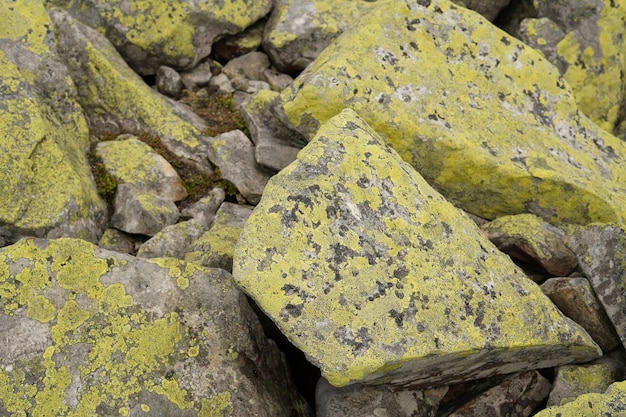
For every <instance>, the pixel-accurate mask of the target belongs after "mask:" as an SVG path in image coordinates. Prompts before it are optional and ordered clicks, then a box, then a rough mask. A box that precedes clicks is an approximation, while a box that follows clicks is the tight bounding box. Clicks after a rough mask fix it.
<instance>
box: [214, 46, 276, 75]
mask: <svg viewBox="0 0 626 417" xmlns="http://www.w3.org/2000/svg"><path fill="white" fill-rule="evenodd" d="M270 65H271V64H270V60H269V58H268V57H267V55H265V54H264V53H263V52H258V51H253V52H250V53H247V54H245V55H242V56H239V57H237V58H234V59H232V60H230V61H228V63H227V64H226V65H224V68H222V72H223V73H224V74H226V76H227V77H228V78H229V79H230V80H231V81H232V80H235V79H237V78H243V79H246V80H257V81H258V80H262V79H263V71H265V70H266V69H268V68H269V67H270Z"/></svg>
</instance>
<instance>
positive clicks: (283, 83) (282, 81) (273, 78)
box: [263, 68, 293, 91]
mask: <svg viewBox="0 0 626 417" xmlns="http://www.w3.org/2000/svg"><path fill="white" fill-rule="evenodd" d="M263 79H264V80H265V81H267V83H268V84H269V85H270V87H271V89H272V90H274V91H283V90H284V89H285V88H287V87H289V85H290V84H291V83H292V82H293V78H292V77H291V76H290V75H289V74H283V73H280V72H278V71H276V70H274V69H272V68H269V69H266V70H265V71H263Z"/></svg>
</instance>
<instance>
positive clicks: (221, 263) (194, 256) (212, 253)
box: [185, 203, 253, 272]
mask: <svg viewBox="0 0 626 417" xmlns="http://www.w3.org/2000/svg"><path fill="white" fill-rule="evenodd" d="M252 209H253V207H251V206H242V205H238V204H232V203H223V204H222V206H221V207H220V209H219V210H218V211H217V214H216V216H215V221H214V222H213V226H211V229H209V230H208V231H207V232H205V233H204V234H203V235H202V236H200V237H199V238H198V239H197V240H195V241H194V242H193V243H192V244H191V246H190V247H189V250H188V251H187V254H186V256H185V260H186V261H188V262H193V263H195V264H198V265H202V266H206V267H211V268H221V269H224V270H226V271H229V272H230V271H232V269H233V253H234V252H235V245H236V244H237V239H239V235H241V231H242V230H243V226H244V224H245V223H246V221H247V220H248V217H250V214H251V213H252Z"/></svg>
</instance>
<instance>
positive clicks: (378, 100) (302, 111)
mask: <svg viewBox="0 0 626 417" xmlns="http://www.w3.org/2000/svg"><path fill="white" fill-rule="evenodd" d="M376 5H377V6H376V8H375V9H373V10H372V11H370V13H368V14H366V15H365V16H364V17H362V18H361V19H360V20H359V24H358V25H354V26H352V27H351V28H350V29H348V30H347V31H346V32H344V33H343V34H342V35H341V36H340V37H338V38H337V39H336V40H335V41H334V42H333V43H332V44H331V45H330V46H329V47H327V48H326V49H325V50H324V52H323V53H322V54H320V56H319V57H318V58H317V59H316V60H315V62H314V63H313V64H311V65H310V66H309V67H308V68H307V69H306V70H305V71H304V72H303V73H302V74H301V75H300V76H299V77H298V78H297V79H296V80H295V81H294V83H293V84H292V85H291V86H290V87H289V88H287V89H286V90H284V91H283V92H282V93H281V103H279V104H278V105H277V106H276V108H275V113H276V114H277V115H278V116H280V117H281V119H282V120H283V121H284V122H285V123H287V124H288V125H290V126H292V127H293V128H295V129H297V130H298V131H299V132H301V133H302V134H303V135H304V136H306V137H307V138H311V137H312V136H313V135H314V134H315V132H316V131H317V129H318V128H319V126H320V124H322V123H324V122H325V121H326V120H328V119H329V118H330V117H332V116H333V115H335V114H337V113H338V112H339V111H341V110H342V109H343V108H345V107H348V108H351V109H353V110H355V111H356V112H357V113H358V114H360V115H362V117H363V118H364V119H365V120H366V121H367V122H368V124H369V125H370V126H372V128H373V129H374V130H376V131H377V132H379V133H380V134H382V135H383V137H385V138H386V139H387V140H388V141H389V143H390V144H391V145H392V146H393V147H394V149H395V150H396V151H398V153H399V154H400V155H401V156H402V157H403V158H404V160H405V161H407V162H409V163H411V164H412V165H413V166H414V167H415V168H416V169H417V170H418V172H420V174H422V175H423V176H424V178H426V180H427V181H429V183H431V184H433V185H434V186H436V187H437V189H438V190H439V191H441V192H442V194H443V195H444V196H446V198H448V200H450V201H452V202H454V203H455V204H456V205H458V206H459V207H461V208H462V209H464V210H465V211H467V212H469V213H472V214H475V215H478V216H480V217H484V218H487V219H493V218H495V217H498V216H501V215H504V214H519V213H526V212H530V213H534V214H537V215H538V216H540V217H542V218H544V219H546V220H549V221H567V222H571V223H589V222H591V221H615V222H624V221H625V220H626V187H625V186H624V179H625V178H626V162H625V150H626V144H625V143H623V142H622V141H620V140H618V139H617V138H615V137H614V136H611V135H610V134H608V133H606V132H605V131H604V130H602V129H599V128H598V127H597V126H596V125H594V124H593V123H592V122H590V121H589V119H587V118H586V117H585V116H584V115H583V114H581V113H580V112H579V111H578V109H577V107H576V101H575V100H574V97H573V95H572V92H571V90H570V88H569V87H568V86H567V83H566V82H565V81H564V80H563V78H561V77H560V75H559V73H558V71H557V69H556V68H555V67H554V66H553V65H552V64H550V63H549V62H547V61H546V60H545V58H543V57H542V56H541V54H540V53H538V52H537V51H535V50H533V49H532V48H529V47H528V46H526V45H524V44H522V43H521V42H519V41H517V40H516V39H514V38H512V37H510V36H508V35H507V34H506V33H504V32H502V31H501V30H499V29H498V28H496V27H495V26H493V25H492V24H491V23H489V22H487V21H486V20H485V19H484V18H482V17H481V16H479V15H478V14H476V13H472V12H470V11H468V10H467V9H464V8H461V7H458V6H455V5H453V4H452V3H450V2H448V1H447V0H429V1H416V2H404V1H400V0H387V1H380V2H377V3H376ZM603 219H606V220H603Z"/></svg>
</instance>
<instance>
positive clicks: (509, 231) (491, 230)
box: [481, 214, 578, 277]
mask: <svg viewBox="0 0 626 417" xmlns="http://www.w3.org/2000/svg"><path fill="white" fill-rule="evenodd" d="M481 229H482V230H483V231H484V232H485V233H486V234H487V237H488V238H489V240H490V241H491V242H492V243H493V244H494V245H496V247H497V248H498V249H500V250H501V251H502V252H504V253H506V254H508V255H509V256H510V257H511V258H513V259H516V260H518V261H521V262H523V263H538V264H539V265H541V267H542V268H543V269H545V270H546V271H547V272H548V274H550V275H552V276H556V277H563V276H567V275H569V274H570V273H572V272H574V270H575V269H576V266H577V265H578V260H577V259H576V255H574V253H573V252H572V251H571V250H570V249H569V248H568V247H567V246H565V244H564V243H563V231H561V230H560V229H559V228H557V227H555V226H553V225H551V224H549V223H546V222H544V221H543V220H542V219H541V218H540V217H537V216H535V215H533V214H518V215H516V216H502V217H498V218H497V219H495V220H494V221H492V222H490V223H487V224H485V225H483V226H482V227H481Z"/></svg>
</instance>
